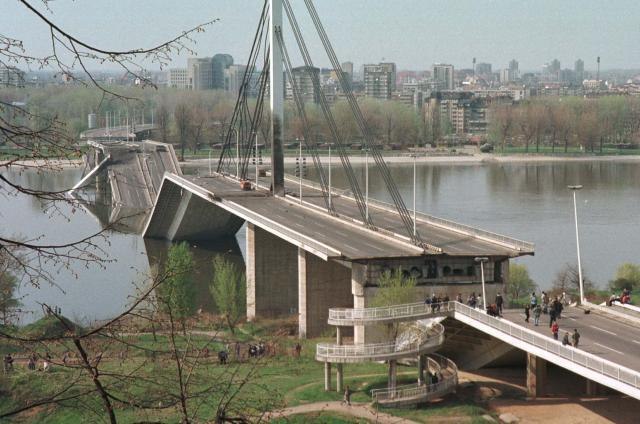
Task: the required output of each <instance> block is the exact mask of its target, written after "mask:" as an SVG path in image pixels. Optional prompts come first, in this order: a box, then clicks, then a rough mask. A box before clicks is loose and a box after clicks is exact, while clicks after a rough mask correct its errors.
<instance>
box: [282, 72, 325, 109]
mask: <svg viewBox="0 0 640 424" xmlns="http://www.w3.org/2000/svg"><path fill="white" fill-rule="evenodd" d="M291 74H292V76H293V81H294V82H295V84H296V88H297V89H298V90H299V91H298V92H299V93H300V96H301V97H302V100H303V101H304V102H305V103H320V91H319V88H320V69H318V68H316V67H312V66H299V67H297V68H293V69H292V70H291ZM287 86H288V87H287V90H286V91H287V92H286V98H287V99H290V100H292V99H293V89H292V87H291V85H290V84H287Z"/></svg>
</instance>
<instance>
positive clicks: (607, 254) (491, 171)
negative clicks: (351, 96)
mask: <svg viewBox="0 0 640 424" xmlns="http://www.w3.org/2000/svg"><path fill="white" fill-rule="evenodd" d="M354 168H355V170H356V173H357V175H358V176H359V177H360V178H361V181H363V182H364V167H363V166H362V165H358V166H354ZM390 169H391V172H392V175H393V177H394V179H395V181H396V183H397V185H398V187H399V189H400V191H401V193H402V194H403V197H404V199H405V202H406V203H407V206H408V207H409V209H411V207H412V193H413V168H412V165H411V164H406V165H401V164H393V165H390ZM80 173H81V171H80V170H79V169H67V170H64V171H61V172H57V173H55V174H46V175H44V174H38V173H35V172H24V173H21V174H18V173H12V174H11V175H10V177H11V178H12V179H14V180H16V181H20V182H21V183H24V184H26V185H28V186H30V187H33V188H41V189H52V190H59V189H64V188H68V187H71V186H73V184H74V183H75V182H76V181H78V179H79V177H80ZM310 173H311V171H310ZM416 174H417V175H416V180H417V185H416V186H417V196H416V197H417V199H416V204H417V209H418V210H419V211H423V212H426V213H429V214H432V215H436V216H439V217H443V218H448V219H451V220H454V221H459V222H462V223H465V224H470V225H474V226H477V227H480V228H483V229H486V230H491V231H495V232H498V233H502V234H505V235H509V236H512V237H515V238H519V239H522V240H526V241H531V242H534V243H535V244H536V255H535V256H534V257H526V258H521V259H518V260H517V261H518V262H519V263H524V264H526V265H527V266H528V268H529V270H530V274H531V276H532V278H533V279H534V280H535V281H536V283H538V285H539V286H540V287H541V288H546V287H549V286H550V285H551V282H552V280H553V278H554V275H555V274H556V273H557V272H558V270H560V269H561V268H562V267H563V265H564V264H565V263H568V262H571V263H575V262H576V248H575V247H576V246H575V232H574V226H573V225H574V224H573V201H572V197H571V192H570V191H569V190H568V189H567V185H572V184H582V185H583V186H584V189H583V190H581V191H579V192H578V220H579V225H580V242H581V243H580V244H581V253H582V261H583V267H584V269H585V274H586V276H587V277H589V278H590V279H592V280H593V281H595V282H596V284H597V285H599V286H601V287H604V286H605V285H606V283H607V281H608V280H610V279H611V278H612V277H613V274H614V272H615V269H616V267H617V266H618V265H619V264H621V263H623V262H636V263H638V262H640V257H639V254H638V252H639V250H638V247H639V246H640V163H639V162H632V161H630V162H623V161H595V160H594V161H575V162H528V163H524V162H516V163H491V164H469V163H465V164H451V163H450V164H444V163H442V164H433V163H422V164H418V167H417V173H416ZM309 177H310V178H313V175H309ZM369 179H370V186H369V193H370V196H371V197H373V198H377V199H380V200H389V197H388V195H387V194H386V189H385V188H384V186H383V184H382V180H381V179H380V178H379V176H378V175H377V172H376V171H375V170H373V169H371V171H370V176H369ZM332 181H333V184H334V186H335V187H346V182H345V181H346V180H345V178H344V176H343V174H342V172H340V171H339V169H337V166H336V167H335V168H334V172H333V174H332ZM363 191H364V183H363ZM0 226H1V228H2V234H3V235H4V234H15V235H19V236H22V237H25V238H31V237H37V236H40V235H42V234H44V235H45V236H44V238H43V239H42V240H41V242H47V243H48V242H56V243H59V242H64V241H71V240H76V239H78V238H80V237H83V236H86V235H88V234H91V233H94V232H96V231H98V230H99V229H100V228H101V224H100V222H99V221H98V219H97V218H96V217H94V215H93V214H91V213H89V212H87V211H84V210H80V209H79V210H77V211H75V212H73V211H72V210H71V209H70V207H69V206H68V205H64V204H62V205H60V206H59V210H56V209H53V208H51V207H50V206H48V205H46V204H44V203H43V202H41V201H39V200H36V199H34V198H30V197H26V196H22V195H17V196H3V197H0ZM423 238H424V239H425V240H426V241H428V234H423ZM97 242H98V244H99V245H100V247H102V248H103V249H104V251H105V252H106V256H107V257H108V258H109V259H112V260H113V261H112V262H109V263H105V264H103V266H101V267H100V266H90V267H89V268H85V267H82V266H76V267H74V273H71V272H69V271H67V270H64V269H60V270H57V269H54V268H49V270H50V271H52V272H54V273H55V283H56V284H55V285H50V284H47V283H43V284H42V285H41V287H40V288H37V289H36V288H34V287H33V286H31V285H28V284H23V285H22V287H21V289H20V295H21V296H22V297H23V298H22V302H23V304H24V309H26V310H28V311H33V312H32V313H30V314H26V315H24V317H23V319H22V320H23V322H28V321H31V320H33V319H35V318H37V317H38V316H39V315H40V314H41V311H40V307H39V303H41V302H46V303H48V304H51V305H57V306H59V307H60V308H61V309H62V311H63V313H64V314H65V315H67V316H69V317H71V318H73V319H76V320H79V321H85V322H86V321H88V320H93V319H105V318H108V317H109V316H113V315H114V314H116V313H118V312H119V311H121V310H122V308H123V307H124V305H126V304H127V302H129V301H130V299H131V296H132V295H134V294H135V290H136V285H139V284H140V282H141V281H143V280H144V276H145V275H147V273H148V272H149V267H150V264H152V265H153V264H157V263H159V262H161V261H162V258H163V257H164V256H166V250H167V246H168V243H166V242H162V241H153V240H144V239H142V237H140V236H139V235H138V234H135V233H122V232H109V234H108V238H107V240H98V241H97ZM244 245H245V234H244V230H241V231H240V232H239V233H238V234H237V235H236V237H235V238H231V239H227V240H221V241H218V242H215V243H199V244H192V245H191V250H192V252H193V253H194V257H195V259H196V264H197V275H196V277H195V280H196V285H197V287H198V291H199V296H198V299H199V300H198V302H199V304H198V305H197V306H198V307H202V308H204V309H210V308H211V307H212V302H211V297H210V296H209V294H208V288H207V283H208V281H209V280H210V279H211V275H212V272H211V259H212V257H213V255H215V254H224V255H227V257H229V258H231V259H232V260H233V261H234V262H236V263H237V264H238V265H241V264H242V262H243V250H244ZM74 274H75V275H74Z"/></svg>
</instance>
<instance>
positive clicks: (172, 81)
mask: <svg viewBox="0 0 640 424" xmlns="http://www.w3.org/2000/svg"><path fill="white" fill-rule="evenodd" d="M167 87H169V88H179V89H181V90H191V88H192V87H191V80H190V79H189V75H188V72H187V68H173V69H169V71H168V72H167Z"/></svg>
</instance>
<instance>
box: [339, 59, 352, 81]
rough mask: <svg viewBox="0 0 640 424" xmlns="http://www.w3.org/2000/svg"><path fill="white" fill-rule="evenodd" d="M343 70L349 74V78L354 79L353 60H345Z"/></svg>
mask: <svg viewBox="0 0 640 424" xmlns="http://www.w3.org/2000/svg"><path fill="white" fill-rule="evenodd" d="M342 70H343V71H344V72H346V73H347V74H349V79H350V80H352V81H353V62H344V63H343V64H342Z"/></svg>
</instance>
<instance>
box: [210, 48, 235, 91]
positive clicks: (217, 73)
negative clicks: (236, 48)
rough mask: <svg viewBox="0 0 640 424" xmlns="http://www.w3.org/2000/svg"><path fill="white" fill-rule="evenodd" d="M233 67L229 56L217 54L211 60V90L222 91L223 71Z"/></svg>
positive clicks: (231, 58)
mask: <svg viewBox="0 0 640 424" xmlns="http://www.w3.org/2000/svg"><path fill="white" fill-rule="evenodd" d="M231 65H233V57H232V56H231V55H229V54H217V55H215V56H213V58H212V59H211V67H212V74H211V88H213V89H214V90H224V78H225V72H224V71H225V70H226V69H228V68H229V66H231Z"/></svg>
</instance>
